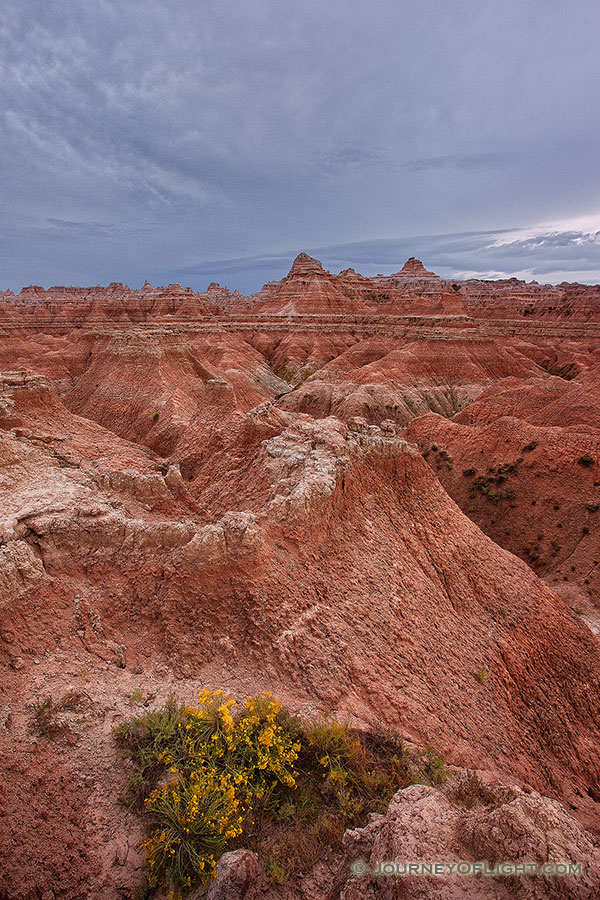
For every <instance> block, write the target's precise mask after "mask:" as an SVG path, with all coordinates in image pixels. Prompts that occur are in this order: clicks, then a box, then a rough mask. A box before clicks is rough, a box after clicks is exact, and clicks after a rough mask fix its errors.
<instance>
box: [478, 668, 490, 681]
mask: <svg viewBox="0 0 600 900" xmlns="http://www.w3.org/2000/svg"><path fill="white" fill-rule="evenodd" d="M487 677H488V675H487V672H486V671H485V669H478V670H477V671H476V672H475V678H476V679H477V681H478V682H479V684H483V683H484V681H487Z"/></svg>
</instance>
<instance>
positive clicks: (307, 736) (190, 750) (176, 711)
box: [116, 691, 441, 898]
mask: <svg viewBox="0 0 600 900" xmlns="http://www.w3.org/2000/svg"><path fill="white" fill-rule="evenodd" d="M116 737H117V740H118V741H119V743H120V744H121V745H122V746H123V747H124V748H126V750H127V751H128V754H129V756H130V757H131V759H132V761H133V762H134V763H135V766H136V768H135V771H134V774H133V788H134V791H133V797H132V798H131V800H132V805H137V806H138V808H139V807H142V808H143V809H144V811H145V815H146V817H147V821H148V836H147V838H146V840H145V841H144V842H143V844H142V849H143V852H144V854H145V857H146V861H147V879H148V887H149V889H150V891H153V890H154V889H166V890H169V891H170V896H171V897H172V898H180V897H182V896H183V894H184V893H186V892H187V891H189V890H190V889H191V888H193V887H196V886H198V885H202V884H206V883H207V882H208V881H209V880H210V878H211V877H212V876H214V874H215V869H216V865H217V863H218V861H219V857H220V856H221V854H222V853H223V851H224V850H225V849H226V848H227V846H230V845H232V844H233V845H234V846H235V844H236V843H237V845H238V846H240V843H239V841H240V837H241V835H242V833H243V835H244V838H243V845H244V846H245V847H248V848H249V849H253V850H256V852H257V853H258V855H259V858H260V859H261V861H262V863H263V865H264V867H265V870H266V871H267V872H269V873H270V874H271V877H272V878H273V879H274V880H275V881H277V882H278V883H284V882H285V881H287V879H288V878H289V877H293V876H294V875H295V874H297V873H299V872H305V871H308V869H309V868H310V867H311V866H312V865H314V863H315V862H316V861H317V859H318V858H321V857H322V855H323V853H324V852H326V850H327V848H328V847H340V846H341V841H342V837H343V834H344V830H345V829H346V828H347V827H349V826H354V825H357V824H359V823H360V822H361V820H362V818H363V817H364V816H365V815H366V814H367V813H368V812H384V811H385V809H386V807H387V804H388V803H389V800H390V799H391V797H392V796H393V794H394V793H395V792H396V791H397V790H398V788H400V787H405V786H406V785H407V784H410V783H411V781H412V782H414V780H426V781H429V780H430V778H429V775H428V773H427V772H426V771H425V769H424V768H423V766H420V765H419V766H418V765H416V763H415V761H414V760H412V757H411V751H406V750H405V749H404V747H403V746H402V742H401V741H400V740H399V738H398V737H397V736H396V735H394V734H388V733H384V732H377V733H371V734H365V733H360V732H357V731H353V730H351V729H350V728H349V727H348V726H347V725H341V724H339V723H337V722H335V721H332V720H329V719H326V718H322V719H319V720H315V721H312V722H306V721H302V720H301V719H299V718H296V717H292V716H291V715H290V714H289V713H288V712H287V710H286V709H285V708H283V707H282V705H281V703H279V702H278V701H276V700H275V699H274V698H273V697H272V696H271V695H270V694H261V695H259V696H258V697H252V698H250V699H248V700H247V702H246V703H245V704H244V705H238V704H237V703H236V702H235V700H233V699H232V698H230V697H228V696H227V695H226V694H225V693H224V692H223V691H214V692H210V691H203V692H202V693H201V694H200V695H199V702H198V705H197V706H185V707H179V706H177V704H176V703H175V701H173V700H169V701H168V702H167V704H166V705H165V707H164V708H163V709H162V710H157V711H149V712H146V713H144V715H143V716H141V717H139V718H136V719H132V720H130V721H128V722H125V723H124V724H123V725H121V726H120V727H119V728H118V729H117V731H116ZM436 759H439V757H436ZM440 764H441V760H440ZM411 770H414V771H412V774H411ZM432 777H433V776H432ZM166 779H170V780H167V781H166V783H165V780H166ZM157 784H158V785H159V786H157ZM140 801H141V802H140ZM148 896H150V894H148Z"/></svg>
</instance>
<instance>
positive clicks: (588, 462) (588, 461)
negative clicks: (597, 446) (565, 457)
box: [577, 453, 594, 469]
mask: <svg viewBox="0 0 600 900" xmlns="http://www.w3.org/2000/svg"><path fill="white" fill-rule="evenodd" d="M577 462H578V463H579V465H580V466H585V468H586V469H589V467H590V466H593V465H594V457H593V456H590V454H589V453H584V454H583V456H580V457H579V459H578V460H577Z"/></svg>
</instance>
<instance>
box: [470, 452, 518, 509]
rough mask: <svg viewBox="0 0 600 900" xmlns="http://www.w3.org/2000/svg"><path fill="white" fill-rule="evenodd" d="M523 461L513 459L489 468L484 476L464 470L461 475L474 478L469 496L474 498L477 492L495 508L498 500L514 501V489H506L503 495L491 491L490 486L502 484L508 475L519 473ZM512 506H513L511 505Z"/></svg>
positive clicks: (475, 471) (474, 471) (473, 471)
mask: <svg viewBox="0 0 600 900" xmlns="http://www.w3.org/2000/svg"><path fill="white" fill-rule="evenodd" d="M522 461H523V460H522V459H521V458H519V459H515V460H513V461H512V462H505V463H502V464H501V465H499V466H498V467H497V468H496V466H490V467H489V468H488V470H487V474H486V475H477V470H476V469H473V470H471V469H466V470H465V472H464V473H463V474H464V475H467V473H469V476H470V475H471V473H472V474H473V475H474V476H475V477H474V479H473V481H472V482H471V485H470V487H469V495H470V496H471V497H474V496H475V495H476V494H477V492H479V493H480V494H483V495H484V496H486V497H487V498H488V500H489V501H490V502H491V503H493V504H494V505H495V506H497V505H498V503H499V502H500V500H514V498H515V497H516V491H515V490H514V488H507V489H506V490H505V491H504V492H503V493H501V492H499V491H495V490H493V489H492V485H496V484H502V483H504V482H505V481H506V480H507V479H508V478H509V476H510V475H516V474H518V471H519V465H520V463H521V462H522ZM511 505H513V504H511Z"/></svg>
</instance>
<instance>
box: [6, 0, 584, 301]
mask: <svg viewBox="0 0 600 900" xmlns="http://www.w3.org/2000/svg"><path fill="white" fill-rule="evenodd" d="M599 25H600V12H599V8H598V5H597V3H596V2H594V0H580V2H579V3H578V4H577V5H576V6H573V5H572V4H570V3H567V2H566V0H503V2H496V0H490V2H487V3H481V2H477V0H456V2H454V3H452V4H448V3H441V2H439V0H435V2H434V0H420V2H416V0H415V2H410V3H409V2H397V0H395V2H391V0H375V2H373V3H372V4H370V5H369V6H367V4H365V3H364V2H362V0H344V2H341V0H331V2H327V3H323V2H322V0H321V2H316V0H297V2H295V3H293V4H288V3H285V2H284V3H282V2H281V0H220V2H216V0H203V2H202V3H195V4H194V3H189V2H185V0H170V2H164V0H163V2H161V3H159V2H153V0H145V2H143V3H142V2H139V0H130V2H129V3H126V4H123V3H117V2H115V0H96V2H94V3H93V4H87V3H86V4H82V3H80V2H75V0H45V2H40V0H19V2H17V0H5V3H4V4H3V9H2V16H1V17H0V73H1V78H0V116H1V123H2V141H1V142H0V167H1V172H2V192H1V194H0V289H2V288H9V287H10V288H12V289H15V290H17V289H19V288H20V287H21V286H22V285H23V284H28V283H31V282H35V283H39V284H43V285H45V286H48V285H50V284H54V283H58V284H65V283H78V284H91V283H97V282H100V283H107V282H108V281H111V280H123V281H126V282H128V283H129V284H131V285H137V284H140V283H141V282H142V281H143V280H144V279H145V278H146V277H148V278H149V279H150V280H151V281H153V282H154V283H164V282H168V281H182V282H184V283H186V284H191V285H192V287H195V288H199V289H203V288H204V287H206V283H207V280H212V279H213V278H214V279H215V280H219V281H222V282H224V283H227V284H229V285H230V286H231V287H239V288H240V289H242V290H244V291H250V290H255V289H257V288H259V287H260V285H261V284H262V283H263V281H265V280H268V279H269V278H270V277H281V274H283V273H284V272H285V271H286V270H287V268H288V267H289V263H290V261H291V258H292V257H293V255H294V254H295V253H296V252H297V251H299V250H309V251H313V252H315V253H317V254H320V255H321V256H322V258H323V261H324V263H325V264H326V265H328V266H329V267H331V268H333V269H337V268H338V267H339V268H344V267H345V266H346V265H353V266H354V267H355V268H358V269H360V270H361V271H363V272H365V274H374V273H375V271H394V270H397V269H398V268H399V267H400V265H401V264H402V262H403V261H404V258H405V257H406V256H409V255H419V256H423V257H424V261H425V263H426V265H427V266H428V267H429V268H433V269H434V270H436V271H439V272H440V273H441V274H445V275H449V276H452V275H456V276H457V277H458V276H459V275H461V274H471V273H477V274H483V275H488V276H490V277H493V276H494V275H495V274H497V275H502V274H513V273H516V274H522V275H523V276H524V277H532V278H537V279H538V280H542V281H544V280H555V281H561V280H563V279H565V278H566V279H568V280H574V279H575V278H577V279H579V280H583V281H598V280H600V244H599V240H598V227H599V226H600V223H596V225H595V226H594V222H595V220H594V216H596V214H597V213H599V212H600V179H599V177H598V161H599V159H600V152H599V150H600V148H599V146H598V145H599V137H600V133H599V132H600V126H599V124H598V116H597V97H598V93H599V88H600V54H598V52H597V46H598V31H599ZM596 218H600V217H599V216H596ZM580 220H581V221H585V222H586V223H587V224H585V225H582V226H580V224H577V223H579V222H580ZM590 221H591V222H592V224H591V225H590V224H589V222H590ZM574 222H575V223H576V224H573V223H574ZM538 223H542V224H541V225H539V224H538ZM544 223H554V224H544ZM502 235H504V236H505V237H504V238H502ZM507 235H508V237H507ZM511 235H512V237H510V236H511Z"/></svg>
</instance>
